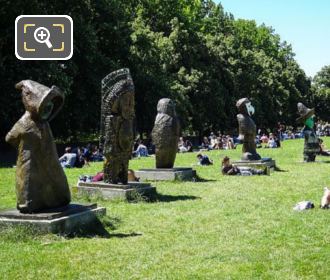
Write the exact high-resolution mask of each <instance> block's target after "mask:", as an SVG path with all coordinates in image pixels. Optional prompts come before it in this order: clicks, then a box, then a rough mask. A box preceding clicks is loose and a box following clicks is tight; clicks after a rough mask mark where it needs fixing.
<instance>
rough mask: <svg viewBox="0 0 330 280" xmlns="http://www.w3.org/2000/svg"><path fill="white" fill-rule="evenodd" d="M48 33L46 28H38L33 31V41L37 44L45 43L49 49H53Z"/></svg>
mask: <svg viewBox="0 0 330 280" xmlns="http://www.w3.org/2000/svg"><path fill="white" fill-rule="evenodd" d="M49 37H50V33H49V30H48V29H47V28H46V27H38V28H37V29H36V30H35V31H34V39H35V40H36V41H37V42H38V43H42V44H43V43H45V44H46V45H47V47H48V48H49V49H51V48H52V47H53V45H52V43H51V42H50V41H49Z"/></svg>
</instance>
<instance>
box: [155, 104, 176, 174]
mask: <svg viewBox="0 0 330 280" xmlns="http://www.w3.org/2000/svg"><path fill="white" fill-rule="evenodd" d="M179 137H180V123H179V121H178V118H177V116H176V111H175V104H174V102H173V101H172V100H171V99H169V98H162V99H160V100H159V101H158V105H157V116H156V120H155V124H154V128H153V130H152V140H153V143H154V144H155V146H156V168H173V166H174V161H175V157H176V153H177V150H178V142H179Z"/></svg>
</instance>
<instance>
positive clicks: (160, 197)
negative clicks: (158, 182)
mask: <svg viewBox="0 0 330 280" xmlns="http://www.w3.org/2000/svg"><path fill="white" fill-rule="evenodd" d="M195 199H201V198H200V197H198V196H194V195H169V194H161V193H157V195H156V196H155V197H154V199H153V200H150V201H149V202H150V203H157V202H174V201H179V200H195Z"/></svg>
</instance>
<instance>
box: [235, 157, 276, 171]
mask: <svg viewBox="0 0 330 280" xmlns="http://www.w3.org/2000/svg"><path fill="white" fill-rule="evenodd" d="M233 164H234V165H236V166H237V167H252V168H256V169H264V168H265V167H266V166H268V167H269V168H270V169H272V170H274V169H275V167H276V162H275V160H273V159H272V158H262V159H260V160H239V161H235V162H233Z"/></svg>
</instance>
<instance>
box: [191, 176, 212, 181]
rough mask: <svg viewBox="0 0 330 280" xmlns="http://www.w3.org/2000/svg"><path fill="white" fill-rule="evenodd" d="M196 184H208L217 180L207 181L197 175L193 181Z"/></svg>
mask: <svg viewBox="0 0 330 280" xmlns="http://www.w3.org/2000/svg"><path fill="white" fill-rule="evenodd" d="M192 181H193V182H194V183H207V182H215V181H216V180H215V179H205V178H202V177H199V176H198V175H196V176H195V177H194V179H193V180H192Z"/></svg>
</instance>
